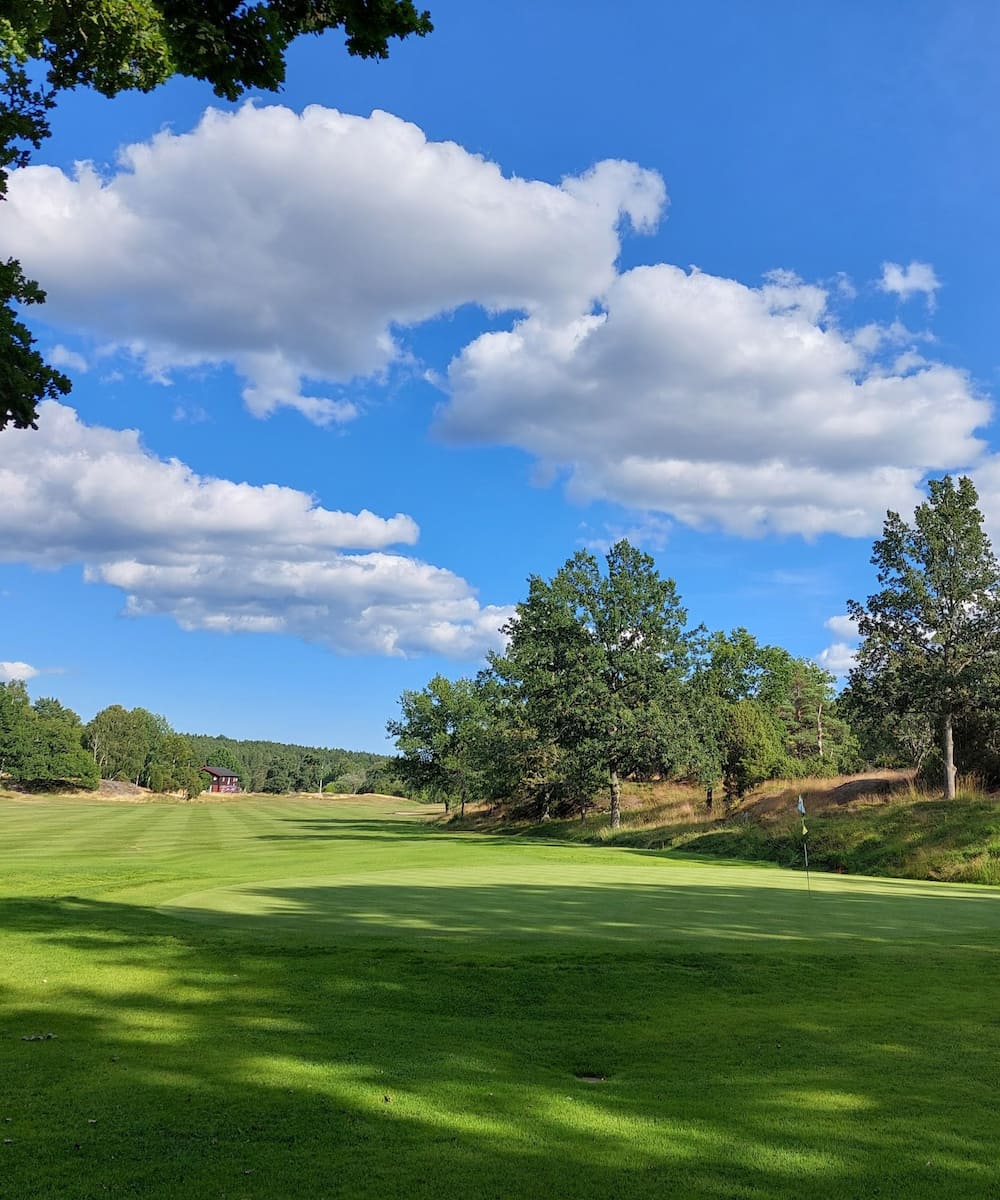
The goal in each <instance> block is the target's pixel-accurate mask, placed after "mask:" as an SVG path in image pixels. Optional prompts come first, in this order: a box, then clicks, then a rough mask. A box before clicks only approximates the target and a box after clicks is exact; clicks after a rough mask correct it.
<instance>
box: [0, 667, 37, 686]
mask: <svg viewBox="0 0 1000 1200" xmlns="http://www.w3.org/2000/svg"><path fill="white" fill-rule="evenodd" d="M38 674H39V670H38V668H37V667H33V666H31V664H30V663H26V662H0V683H11V682H12V681H13V680H15V679H18V680H21V681H22V682H23V681H25V680H28V679H34V677H35V676H36V675H38Z"/></svg>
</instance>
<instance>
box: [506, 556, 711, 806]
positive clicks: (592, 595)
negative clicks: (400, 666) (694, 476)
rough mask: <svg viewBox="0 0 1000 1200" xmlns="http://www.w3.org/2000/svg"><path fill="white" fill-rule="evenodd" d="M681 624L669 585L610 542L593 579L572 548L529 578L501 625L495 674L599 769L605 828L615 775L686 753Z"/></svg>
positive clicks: (616, 792) (659, 766)
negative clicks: (553, 569) (500, 658)
mask: <svg viewBox="0 0 1000 1200" xmlns="http://www.w3.org/2000/svg"><path fill="white" fill-rule="evenodd" d="M686 619H687V616H686V613H685V611H684V609H683V608H682V607H681V604H680V601H679V599H678V597H677V592H676V588H675V586H674V582H673V580H671V579H663V578H662V577H661V576H660V575H659V573H658V572H657V570H656V566H655V563H654V562H653V559H652V558H651V557H650V556H649V555H648V554H644V553H643V552H642V551H640V550H637V549H636V548H635V547H634V546H631V545H630V544H629V543H628V542H627V541H620V542H618V543H617V544H616V545H615V546H613V547H612V548H611V550H610V551H609V552H608V554H607V559H606V570H605V571H603V572H602V570H601V567H600V565H599V563H598V561H597V559H596V558H595V557H594V556H593V555H592V554H589V553H587V552H585V551H580V552H578V553H577V554H575V555H574V556H573V557H572V558H571V559H570V560H569V561H568V562H567V563H566V564H565V565H564V566H563V567H562V569H561V570H560V571H559V572H558V573H557V574H556V575H555V576H554V578H553V579H552V580H550V581H545V580H542V579H539V578H537V577H535V578H532V579H531V580H530V582H529V594H528V599H527V600H526V601H524V602H523V603H522V604H519V605H518V606H517V613H516V616H515V617H514V619H513V620H512V621H511V622H510V624H509V626H508V627H507V633H508V634H509V637H510V642H509V646H508V650H507V654H506V659H505V662H506V665H505V666H504V667H501V668H500V669H501V670H502V671H503V672H504V673H505V674H506V675H507V677H508V678H510V679H511V680H514V681H516V683H517V685H518V687H519V689H520V692H521V694H522V695H523V696H524V698H525V702H526V706H527V709H528V711H529V713H530V714H531V722H532V724H533V725H534V726H535V728H537V729H539V730H540V731H541V732H542V734H543V736H544V737H546V738H547V739H548V740H549V741H551V742H553V743H554V744H555V745H557V746H559V747H561V748H562V749H563V750H564V751H566V752H569V753H571V754H573V755H574V756H576V757H578V758H579V759H581V760H582V761H583V762H586V761H588V760H589V761H590V762H591V763H593V764H598V763H599V764H600V765H601V766H602V768H603V770H604V772H605V777H606V779H607V780H608V784H609V790H610V796H611V826H612V828H614V829H617V828H618V827H619V825H620V824H621V778H622V776H623V775H625V774H629V773H632V772H651V771H661V770H665V769H668V768H669V766H670V764H671V762H672V760H674V759H675V758H676V757H677V751H678V746H679V744H680V743H682V742H683V743H685V750H686V749H687V746H686V743H687V741H688V740H689V733H690V729H689V724H688V721H687V711H686V706H685V704H684V702H683V699H682V697H681V695H680V691H681V681H682V679H683V677H684V675H685V673H686V671H687V668H688V665H689V644H688V639H687V637H686V635H685V630H684V626H685V623H686ZM498 665H499V664H498ZM683 757H684V758H686V757H687V755H686V754H684V755H683Z"/></svg>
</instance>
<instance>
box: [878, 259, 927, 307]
mask: <svg viewBox="0 0 1000 1200" xmlns="http://www.w3.org/2000/svg"><path fill="white" fill-rule="evenodd" d="M878 286H879V287H880V288H881V290H882V291H883V292H890V293H891V294H892V295H895V296H898V297H899V298H900V300H909V299H910V297H911V296H926V297H927V306H928V308H931V309H933V307H934V303H935V296H934V293H935V292H936V291H937V290H938V288H939V287H940V286H941V284H940V281H939V280H938V277H937V275H935V273H934V268H933V267H932V266H931V264H930V263H922V262H911V263H910V265H909V266H908V267H903V266H900V264H899V263H894V262H886V263H883V264H882V278H881V279H880V280H879V285H878Z"/></svg>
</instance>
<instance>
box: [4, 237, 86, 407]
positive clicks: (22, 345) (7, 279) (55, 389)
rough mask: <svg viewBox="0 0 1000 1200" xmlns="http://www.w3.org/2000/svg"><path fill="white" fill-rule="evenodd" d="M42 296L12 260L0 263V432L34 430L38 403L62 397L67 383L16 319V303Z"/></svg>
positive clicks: (32, 301)
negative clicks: (6, 428)
mask: <svg viewBox="0 0 1000 1200" xmlns="http://www.w3.org/2000/svg"><path fill="white" fill-rule="evenodd" d="M44 299H45V293H44V292H43V291H42V290H41V288H40V287H39V286H38V285H37V284H36V283H34V282H33V281H32V280H30V279H25V277H24V275H23V273H22V271H21V266H20V264H19V263H18V262H16V261H15V260H14V259H12V258H11V259H8V260H7V261H6V262H3V263H0V429H3V428H5V427H6V426H7V425H13V427H14V428H15V429H29V428H30V429H35V428H37V426H36V425H35V418H36V417H37V416H38V405H39V404H40V403H41V401H42V400H54V399H55V398H56V397H57V396H65V395H66V394H67V393H68V392H69V390H70V387H71V384H70V381H69V380H68V379H67V378H66V376H65V375H63V374H62V373H61V372H60V371H57V370H56V369H55V368H54V367H50V366H49V365H48V363H46V362H45V360H44V359H43V358H42V356H41V355H40V354H39V353H38V351H37V350H35V349H34V345H35V339H34V338H33V337H32V335H31V333H30V331H29V330H28V327H27V325H25V324H24V322H23V321H21V320H19V319H18V316H17V313H16V311H15V308H14V306H15V305H16V304H41V303H42V302H43V301H44Z"/></svg>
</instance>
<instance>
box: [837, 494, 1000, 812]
mask: <svg viewBox="0 0 1000 1200" xmlns="http://www.w3.org/2000/svg"><path fill="white" fill-rule="evenodd" d="M928 487H929V492H930V495H929V498H928V500H927V501H926V502H925V503H923V504H921V505H919V506H918V507H917V509H916V511H915V512H914V514H913V524H912V525H907V524H906V523H905V522H904V521H903V520H902V518H901V517H900V516H899V514H898V513H894V512H890V513H889V514H888V515H887V517H886V521H885V526H884V528H883V534H882V537H881V539H880V540H878V541H876V543H875V546H874V550H873V554H872V563H873V564H874V565H875V566H876V567H877V569H878V582H879V584H880V585H881V591H879V592H877V593H875V594H874V595H872V596H869V597H868V601H867V603H866V604H865V605H861V604H860V603H858V602H857V601H854V600H852V601H849V602H848V607H849V610H850V613H851V615H852V616H853V617H854V618H855V620H856V621H857V623H858V629H859V631H860V633H861V635H862V637H863V639H864V641H863V642H862V645H861V649H860V651H859V654H858V664H857V667H856V668H855V670H854V671H853V672H852V674H851V688H852V692H853V693H854V695H853V698H852V704H853V705H854V706H855V707H857V706H862V707H863V706H868V708H869V711H870V721H871V724H872V725H873V726H874V727H876V728H877V726H878V725H879V723H880V722H882V723H884V722H885V721H886V720H888V719H892V718H894V717H897V716H899V715H903V714H907V715H911V714H916V715H917V716H918V717H920V718H922V719H923V720H924V721H926V722H927V723H928V724H930V725H932V726H936V727H937V728H938V729H939V730H940V735H941V758H942V764H943V775H944V784H945V794H946V796H948V797H949V798H953V797H954V795H955V775H956V765H955V759H954V732H955V725H956V722H958V723H960V722H961V721H963V720H976V719H979V718H981V717H982V715H983V713H984V712H985V711H987V710H990V711H992V712H994V713H996V712H997V710H998V708H1000V704H998V702H997V698H998V695H1000V567H998V565H997V561H996V558H995V556H994V554H993V550H992V547H991V546H990V542H989V539H988V538H987V537H986V534H985V532H984V530H983V517H982V514H981V513H980V511H979V509H978V507H977V502H978V496H977V494H976V489H975V488H974V487H973V485H972V482H971V481H970V480H969V479H966V478H962V479H960V480H959V481H958V483H957V484H956V483H955V482H954V480H952V478H951V477H950V476H945V477H944V478H943V479H938V480H931V482H930V484H929V485H928Z"/></svg>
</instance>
